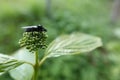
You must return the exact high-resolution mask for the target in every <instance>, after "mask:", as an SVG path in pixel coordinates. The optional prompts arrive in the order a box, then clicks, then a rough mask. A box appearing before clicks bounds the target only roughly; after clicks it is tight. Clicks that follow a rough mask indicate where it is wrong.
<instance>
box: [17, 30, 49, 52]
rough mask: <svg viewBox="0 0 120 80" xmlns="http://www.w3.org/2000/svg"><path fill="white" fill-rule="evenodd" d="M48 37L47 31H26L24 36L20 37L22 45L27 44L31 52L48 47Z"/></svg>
mask: <svg viewBox="0 0 120 80" xmlns="http://www.w3.org/2000/svg"><path fill="white" fill-rule="evenodd" d="M46 38H47V35H46V34H45V32H37V31H33V32H24V33H23V38H22V39H20V41H19V44H20V46H22V47H23V46H25V47H26V49H28V50H29V51H30V52H35V51H36V50H38V49H44V48H46V47H47V46H46V43H45V42H46Z"/></svg>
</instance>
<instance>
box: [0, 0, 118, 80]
mask: <svg viewBox="0 0 120 80" xmlns="http://www.w3.org/2000/svg"><path fill="white" fill-rule="evenodd" d="M47 1H51V3H50V2H48V4H47ZM113 3H114V0H0V32H1V33H0V52H1V53H4V54H9V55H11V54H12V53H14V52H15V51H16V50H18V49H19V48H20V47H19V44H18V41H19V39H20V38H21V37H22V33H23V30H22V29H21V27H22V26H28V25H38V24H42V25H44V26H45V27H46V28H47V30H48V35H49V37H48V43H50V42H51V41H52V40H54V39H55V38H56V37H57V36H59V35H61V34H69V33H72V32H83V33H87V34H90V35H95V36H98V37H101V38H102V41H103V44H104V46H103V47H102V48H98V49H97V50H95V51H92V52H90V53H89V54H81V55H74V56H62V57H59V58H52V59H49V60H47V61H46V62H45V63H44V65H43V66H42V67H41V69H40V73H39V79H38V80H120V27H119V26H120V24H119V20H118V21H116V23H114V24H113V23H112V21H111V16H110V15H111V13H112V4H113ZM47 6H48V7H47ZM0 80H13V79H12V78H11V77H10V75H9V74H4V75H3V76H0Z"/></svg>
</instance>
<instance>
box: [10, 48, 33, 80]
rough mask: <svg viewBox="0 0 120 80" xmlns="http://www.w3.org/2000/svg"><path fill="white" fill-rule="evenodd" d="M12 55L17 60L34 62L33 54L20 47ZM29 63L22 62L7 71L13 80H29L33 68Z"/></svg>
mask: <svg viewBox="0 0 120 80" xmlns="http://www.w3.org/2000/svg"><path fill="white" fill-rule="evenodd" d="M13 56H14V57H15V58H17V59H19V60H23V61H25V62H28V63H30V64H34V63H35V59H34V54H32V53H30V52H29V51H28V50H27V49H25V48H22V49H20V50H18V51H17V52H15V54H14V55H13ZM30 64H23V65H21V66H19V67H17V68H15V69H13V70H11V71H10V72H9V73H10V75H11V77H12V78H13V79H14V80H31V78H32V75H33V72H34V70H33V66H32V65H30Z"/></svg>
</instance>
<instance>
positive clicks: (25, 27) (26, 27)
mask: <svg viewBox="0 0 120 80" xmlns="http://www.w3.org/2000/svg"><path fill="white" fill-rule="evenodd" d="M22 28H23V29H28V28H37V26H24V27H22Z"/></svg>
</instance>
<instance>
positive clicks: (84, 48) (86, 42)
mask: <svg viewBox="0 0 120 80" xmlns="http://www.w3.org/2000/svg"><path fill="white" fill-rule="evenodd" d="M100 46H102V42H101V39H100V38H99V37H95V36H91V35H87V34H82V33H74V34H71V35H62V36H60V37H58V38H57V39H55V40H54V41H53V42H52V43H51V44H50V45H49V46H48V48H47V50H46V52H45V54H46V55H47V57H48V58H50V57H58V56H62V55H72V54H79V53H86V52H90V51H92V50H94V49H96V48H97V47H100Z"/></svg>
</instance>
